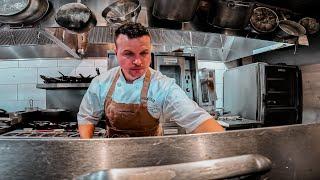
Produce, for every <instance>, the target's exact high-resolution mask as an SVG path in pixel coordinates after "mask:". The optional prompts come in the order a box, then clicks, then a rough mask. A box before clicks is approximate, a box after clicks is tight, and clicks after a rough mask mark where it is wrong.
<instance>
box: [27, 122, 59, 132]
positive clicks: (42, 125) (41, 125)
mask: <svg viewBox="0 0 320 180" xmlns="http://www.w3.org/2000/svg"><path fill="white" fill-rule="evenodd" d="M28 127H29V128H33V129H37V130H49V129H58V125H57V124H56V123H53V122H50V121H32V122H29V123H28Z"/></svg>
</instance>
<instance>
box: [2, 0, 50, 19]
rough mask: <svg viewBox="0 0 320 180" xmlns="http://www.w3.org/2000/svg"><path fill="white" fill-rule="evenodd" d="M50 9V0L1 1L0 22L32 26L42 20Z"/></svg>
mask: <svg viewBox="0 0 320 180" xmlns="http://www.w3.org/2000/svg"><path fill="white" fill-rule="evenodd" d="M48 9H49V2H48V0H0V22H1V23H5V24H31V23H34V22H36V21H38V20H40V19H41V18H42V17H43V16H44V15H45V14H46V13H47V11H48Z"/></svg>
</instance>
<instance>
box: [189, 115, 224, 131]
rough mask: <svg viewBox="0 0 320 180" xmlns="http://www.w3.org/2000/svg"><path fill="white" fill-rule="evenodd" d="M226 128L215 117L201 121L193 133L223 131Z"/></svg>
mask: <svg viewBox="0 0 320 180" xmlns="http://www.w3.org/2000/svg"><path fill="white" fill-rule="evenodd" d="M222 131H224V128H223V127H222V126H221V125H220V124H219V123H218V122H217V121H216V120H214V119H213V118H211V119H208V120H206V121H204V122H203V123H201V124H200V125H199V126H198V127H197V128H196V129H195V130H193V131H192V132H191V133H206V132H222Z"/></svg>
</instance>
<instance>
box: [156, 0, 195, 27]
mask: <svg viewBox="0 0 320 180" xmlns="http://www.w3.org/2000/svg"><path fill="white" fill-rule="evenodd" d="M198 5H199V0H174V1H172V0H155V1H154V3H153V10H152V15H153V16H155V17H157V18H159V19H167V20H173V21H179V22H187V21H190V20H191V19H192V17H193V15H194V14H195V12H196V10H197V8H198Z"/></svg>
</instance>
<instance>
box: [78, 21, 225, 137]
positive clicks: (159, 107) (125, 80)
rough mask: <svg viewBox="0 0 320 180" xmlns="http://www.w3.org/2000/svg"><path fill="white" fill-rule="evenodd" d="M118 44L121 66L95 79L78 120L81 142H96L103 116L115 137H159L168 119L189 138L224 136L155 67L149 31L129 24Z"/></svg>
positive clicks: (117, 37)
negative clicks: (190, 135) (211, 134)
mask: <svg viewBox="0 0 320 180" xmlns="http://www.w3.org/2000/svg"><path fill="white" fill-rule="evenodd" d="M114 39H115V50H114V51H115V53H116V56H117V59H118V63H119V65H120V66H119V67H115V68H112V69H110V70H109V71H107V72H106V73H104V74H101V75H99V76H97V77H96V78H94V79H93V80H92V82H91V84H90V86H89V88H88V90H87V92H86V94H85V95H84V97H83V99H82V102H81V105H80V108H79V112H78V115H77V118H78V124H79V133H80V137H81V138H91V137H92V136H93V132H94V127H95V125H96V124H97V123H98V121H99V120H100V119H102V117H103V116H105V118H106V126H107V127H106V136H107V137H110V138H113V137H140V136H158V135H161V134H162V129H161V122H165V121H168V120H170V121H174V122H176V123H177V124H178V125H179V126H181V127H183V128H185V130H186V132H187V133H204V132H218V131H224V129H223V128H222V127H221V126H220V125H219V124H218V123H217V121H216V120H214V118H213V117H212V116H210V114H209V113H207V112H206V111H205V110H203V109H202V108H200V107H199V106H198V105H197V104H196V103H195V102H194V101H192V100H191V99H189V98H188V96H187V95H186V94H185V92H184V91H183V90H182V89H181V88H180V87H179V86H178V85H177V84H176V83H175V80H174V79H172V78H168V77H167V76H165V75H162V74H161V73H160V72H158V71H155V70H153V69H151V68H150V67H149V65H150V63H151V37H150V34H149V32H148V29H147V28H145V27H144V26H142V25H141V24H139V23H128V24H125V25H122V26H120V27H119V28H118V29H117V30H116V31H115V38H114Z"/></svg>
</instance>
